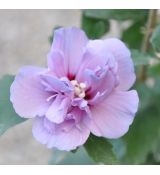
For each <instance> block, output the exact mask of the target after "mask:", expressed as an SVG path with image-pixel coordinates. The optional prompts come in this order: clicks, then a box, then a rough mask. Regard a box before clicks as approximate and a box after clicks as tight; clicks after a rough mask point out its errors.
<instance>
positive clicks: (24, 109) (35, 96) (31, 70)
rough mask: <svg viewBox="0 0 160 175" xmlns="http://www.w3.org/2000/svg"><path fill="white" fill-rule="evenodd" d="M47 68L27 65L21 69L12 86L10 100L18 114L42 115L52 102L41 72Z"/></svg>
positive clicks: (26, 115) (28, 115)
mask: <svg viewBox="0 0 160 175" xmlns="http://www.w3.org/2000/svg"><path fill="white" fill-rule="evenodd" d="M45 71H46V69H42V68H38V67H32V66H25V67H22V68H21V69H20V71H19V74H18V75H17V76H16V78H15V80H14V82H13V83H12V85H11V88H10V93H11V96H10V100H11V102H12V103H13V106H14V109H15V111H16V113H17V114H19V115H20V116H22V117H25V118H31V117H35V116H37V115H38V116H42V115H44V114H45V112H46V110H47V109H48V107H49V105H50V102H47V101H46V99H47V98H48V97H49V95H50V94H49V93H48V92H45V91H44V87H43V85H42V84H41V79H40V76H39V74H40V73H44V72H45Z"/></svg>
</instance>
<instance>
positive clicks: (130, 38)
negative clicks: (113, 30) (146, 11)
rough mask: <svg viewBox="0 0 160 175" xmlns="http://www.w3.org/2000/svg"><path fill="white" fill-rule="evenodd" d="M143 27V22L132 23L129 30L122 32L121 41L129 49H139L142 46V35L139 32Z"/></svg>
mask: <svg viewBox="0 0 160 175" xmlns="http://www.w3.org/2000/svg"><path fill="white" fill-rule="evenodd" d="M143 26H144V22H143V21H138V22H135V23H133V24H132V25H131V26H130V27H129V28H127V29H126V30H125V31H123V34H122V40H123V41H124V42H125V43H126V44H127V45H128V47H129V48H133V49H139V48H141V45H142V40H143V33H142V31H141V29H142V27H143Z"/></svg>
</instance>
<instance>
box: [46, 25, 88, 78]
mask: <svg viewBox="0 0 160 175" xmlns="http://www.w3.org/2000/svg"><path fill="white" fill-rule="evenodd" d="M87 42H88V39H87V37H86V35H85V33H84V32H83V31H82V30H80V29H78V28H76V27H71V28H61V29H58V30H56V31H55V32H54V40H53V44H52V47H51V50H50V53H49V57H52V55H53V53H54V52H55V51H56V52H57V51H58V52H61V53H62V54H63V55H64V69H65V72H67V75H69V76H75V74H76V72H77V70H78V68H79V66H80V62H81V59H82V55H83V52H84V49H85V46H86V44H87ZM50 59H52V58H50ZM53 60H54V59H53ZM53 64H55V66H54V67H55V68H57V69H59V67H57V65H56V62H55V63H53ZM67 75H66V76H67Z"/></svg>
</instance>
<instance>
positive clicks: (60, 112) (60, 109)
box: [46, 95, 70, 124]
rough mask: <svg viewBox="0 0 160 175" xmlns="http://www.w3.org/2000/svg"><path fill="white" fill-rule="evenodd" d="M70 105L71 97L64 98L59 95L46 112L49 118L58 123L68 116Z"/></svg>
mask: <svg viewBox="0 0 160 175" xmlns="http://www.w3.org/2000/svg"><path fill="white" fill-rule="evenodd" d="M69 106H70V100H69V98H64V99H62V97H60V96H59V95H58V96H57V97H56V99H55V100H54V101H53V103H52V105H51V106H50V107H49V109H48V111H47V112H46V117H47V119H48V120H50V121H51V122H54V123H57V124H59V123H62V122H63V121H64V119H65V117H66V114H67V110H68V108H69Z"/></svg>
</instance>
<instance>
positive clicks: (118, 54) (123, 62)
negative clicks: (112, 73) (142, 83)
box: [104, 38, 136, 90]
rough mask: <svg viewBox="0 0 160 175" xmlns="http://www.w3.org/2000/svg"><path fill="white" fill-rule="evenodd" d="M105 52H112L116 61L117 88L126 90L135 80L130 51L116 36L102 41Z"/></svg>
mask: <svg viewBox="0 0 160 175" xmlns="http://www.w3.org/2000/svg"><path fill="white" fill-rule="evenodd" d="M104 43H105V47H106V52H110V53H112V54H113V56H114V57H115V59H116V60H117V62H118V75H119V86H118V87H117V88H118V89H119V90H128V89H129V88H130V87H131V86H132V85H133V83H134V82H135V79H136V76H135V73H134V65H133V61H132V59H131V53H130V51H129V49H128V48H127V47H126V46H125V44H124V43H123V42H122V41H120V40H119V39H116V38H110V39H106V40H105V41H104Z"/></svg>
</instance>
